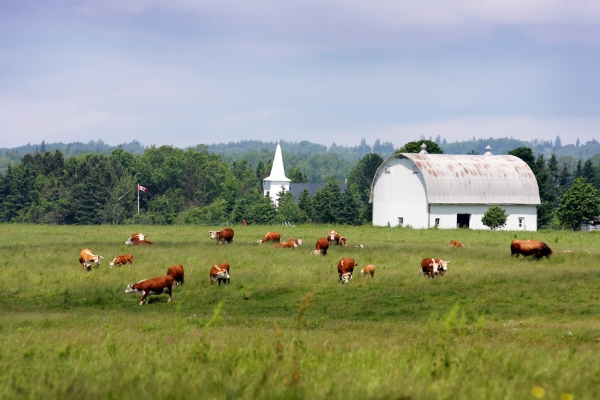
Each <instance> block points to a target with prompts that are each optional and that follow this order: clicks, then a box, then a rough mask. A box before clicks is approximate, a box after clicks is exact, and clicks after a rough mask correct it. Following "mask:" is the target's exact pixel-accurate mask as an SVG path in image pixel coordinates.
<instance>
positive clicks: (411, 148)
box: [396, 138, 444, 154]
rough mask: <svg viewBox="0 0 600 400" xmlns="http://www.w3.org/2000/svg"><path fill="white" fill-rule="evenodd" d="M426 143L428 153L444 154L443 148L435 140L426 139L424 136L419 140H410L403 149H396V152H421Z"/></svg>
mask: <svg viewBox="0 0 600 400" xmlns="http://www.w3.org/2000/svg"><path fill="white" fill-rule="evenodd" d="M423 143H425V145H426V146H427V148H426V149H425V150H427V153H429V154H444V151H443V150H442V148H441V147H440V146H439V145H438V144H437V143H435V142H432V141H431V140H426V139H424V138H422V139H421V140H417V141H416V142H408V143H406V144H405V145H404V146H403V147H402V148H401V149H399V150H396V153H420V152H421V145H422V144H423Z"/></svg>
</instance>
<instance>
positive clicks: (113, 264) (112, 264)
mask: <svg viewBox="0 0 600 400" xmlns="http://www.w3.org/2000/svg"><path fill="white" fill-rule="evenodd" d="M115 261H116V258H115V259H114V260H112V261H111V262H109V263H108V265H110V267H111V268H112V267H114V266H115Z"/></svg>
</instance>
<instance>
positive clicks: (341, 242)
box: [339, 236, 348, 247]
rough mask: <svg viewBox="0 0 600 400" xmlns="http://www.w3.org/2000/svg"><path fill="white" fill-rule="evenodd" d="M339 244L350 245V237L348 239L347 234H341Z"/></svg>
mask: <svg viewBox="0 0 600 400" xmlns="http://www.w3.org/2000/svg"><path fill="white" fill-rule="evenodd" d="M339 245H340V246H344V247H346V246H348V239H346V236H340V243H339Z"/></svg>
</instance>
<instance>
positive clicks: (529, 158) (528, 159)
mask: <svg viewBox="0 0 600 400" xmlns="http://www.w3.org/2000/svg"><path fill="white" fill-rule="evenodd" d="M508 154H509V155H511V156H515V157H519V158H520V159H521V160H523V161H525V163H526V164H527V165H529V168H531V171H532V172H533V174H534V175H537V165H536V162H535V161H536V160H535V156H534V155H533V151H532V150H531V149H530V148H529V147H517V148H516V149H513V150H511V151H509V152H508Z"/></svg>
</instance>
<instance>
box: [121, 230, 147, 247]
mask: <svg viewBox="0 0 600 400" xmlns="http://www.w3.org/2000/svg"><path fill="white" fill-rule="evenodd" d="M125 244H126V245H130V244H133V245H136V246H137V245H139V244H154V242H151V241H149V240H147V239H146V235H144V234H143V233H134V234H133V235H131V237H130V238H129V239H127V241H126V242H125Z"/></svg>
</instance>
